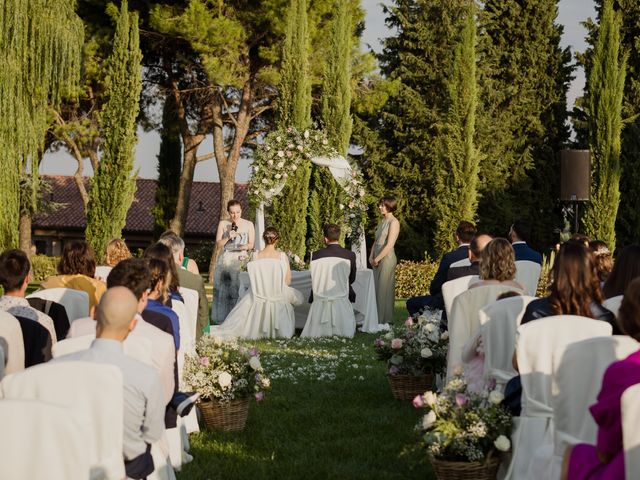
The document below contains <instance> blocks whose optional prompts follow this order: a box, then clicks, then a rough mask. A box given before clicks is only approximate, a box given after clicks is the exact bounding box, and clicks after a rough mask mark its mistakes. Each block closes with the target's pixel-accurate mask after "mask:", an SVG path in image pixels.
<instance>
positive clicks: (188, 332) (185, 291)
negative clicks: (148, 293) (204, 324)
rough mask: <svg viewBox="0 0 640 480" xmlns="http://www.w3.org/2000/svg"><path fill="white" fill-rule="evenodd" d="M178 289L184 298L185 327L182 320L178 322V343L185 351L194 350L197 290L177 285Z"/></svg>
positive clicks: (196, 326)
mask: <svg viewBox="0 0 640 480" xmlns="http://www.w3.org/2000/svg"><path fill="white" fill-rule="evenodd" d="M178 291H179V292H180V295H182V298H183V299H184V307H185V311H186V316H185V320H186V325H185V327H184V328H183V326H182V322H181V323H180V345H181V346H182V345H184V347H185V352H186V353H189V352H192V351H193V352H195V345H196V331H197V329H198V305H199V303H198V302H199V299H200V296H199V295H198V292H197V290H193V289H191V288H185V287H178ZM183 332H184V333H183ZM183 342H185V343H183Z"/></svg>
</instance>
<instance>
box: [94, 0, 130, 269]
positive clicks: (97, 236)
mask: <svg viewBox="0 0 640 480" xmlns="http://www.w3.org/2000/svg"><path fill="white" fill-rule="evenodd" d="M141 60H142V54H141V52H140V47H139V31H138V15H137V13H129V11H128V7H127V2H126V0H125V1H123V2H122V6H121V8H120V14H119V16H118V19H117V23H116V30H115V34H114V39H113V51H112V52H111V55H110V56H109V58H108V59H107V68H106V72H107V76H106V79H105V82H106V88H105V91H106V96H107V101H106V103H105V106H104V110H103V111H102V113H101V115H100V125H101V128H102V129H103V131H104V143H103V153H102V159H101V161H100V164H99V166H98V169H97V171H96V172H95V174H94V176H93V178H92V180H91V191H90V192H89V210H88V214H87V229H86V237H87V241H88V242H89V243H90V244H91V246H92V247H93V250H94V251H95V253H96V258H97V259H98V260H99V261H101V260H102V258H103V257H104V254H105V249H106V245H107V243H108V242H109V240H110V239H112V238H118V237H120V236H121V234H122V229H123V228H124V225H125V220H126V216H127V211H128V210H129V207H130V206H131V202H132V201H133V196H134V193H135V175H133V176H132V172H133V161H134V148H135V146H136V117H137V116H138V109H139V101H140V91H141V88H142V81H141V66H140V62H141Z"/></svg>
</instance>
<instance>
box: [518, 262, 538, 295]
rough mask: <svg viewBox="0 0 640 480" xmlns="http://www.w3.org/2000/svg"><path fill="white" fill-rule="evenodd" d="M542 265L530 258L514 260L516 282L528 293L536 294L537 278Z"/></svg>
mask: <svg viewBox="0 0 640 480" xmlns="http://www.w3.org/2000/svg"><path fill="white" fill-rule="evenodd" d="M541 270H542V266H541V265H540V264H539V263H536V262H532V261H530V260H518V261H517V262H516V282H518V283H519V284H520V285H523V286H524V288H525V289H526V291H527V294H528V295H531V296H534V297H535V295H536V291H537V290H538V280H540V271H541Z"/></svg>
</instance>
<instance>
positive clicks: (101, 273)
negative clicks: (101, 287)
mask: <svg viewBox="0 0 640 480" xmlns="http://www.w3.org/2000/svg"><path fill="white" fill-rule="evenodd" d="M111 270H113V267H110V266H108V265H98V266H97V267H96V273H95V275H94V276H93V278H96V279H97V280H102V281H103V282H104V283H107V277H108V276H109V274H110V273H111Z"/></svg>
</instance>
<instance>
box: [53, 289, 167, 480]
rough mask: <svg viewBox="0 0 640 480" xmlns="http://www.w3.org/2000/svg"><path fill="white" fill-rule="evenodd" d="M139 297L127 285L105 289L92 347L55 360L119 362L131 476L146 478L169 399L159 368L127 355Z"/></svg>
mask: <svg viewBox="0 0 640 480" xmlns="http://www.w3.org/2000/svg"><path fill="white" fill-rule="evenodd" d="M137 311H138V300H137V299H136V297H135V295H134V294H133V293H132V292H131V291H130V290H129V289H128V288H126V287H113V288H110V289H109V290H107V291H106V292H105V294H104V295H103V296H102V299H101V300H100V303H99V304H98V306H97V309H96V321H97V325H96V336H97V338H96V339H95V340H94V341H93V343H92V344H91V347H90V348H89V350H85V351H82V352H77V353H72V354H71V355H65V356H63V357H59V358H58V359H56V360H55V361H69V360H71V361H83V362H94V363H102V364H108V365H115V366H116V367H118V368H119V369H120V370H121V371H122V379H123V387H124V443H123V449H124V452H123V453H124V459H125V470H126V473H127V477H129V478H134V479H142V478H145V477H146V476H147V475H149V474H151V473H152V472H153V470H154V465H153V459H152V458H151V453H150V450H151V444H152V443H153V442H155V441H156V440H159V439H160V437H161V436H162V433H163V432H164V411H165V402H164V399H163V392H162V385H161V384H160V378H159V376H158V373H157V371H156V370H155V369H153V368H152V367H150V366H147V365H145V364H143V363H141V362H139V361H137V360H135V359H133V358H130V357H127V356H125V354H124V351H123V348H122V342H123V341H124V339H125V338H127V336H128V335H129V332H131V330H133V328H134V327H135V325H136V318H135V317H136V313H137Z"/></svg>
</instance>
